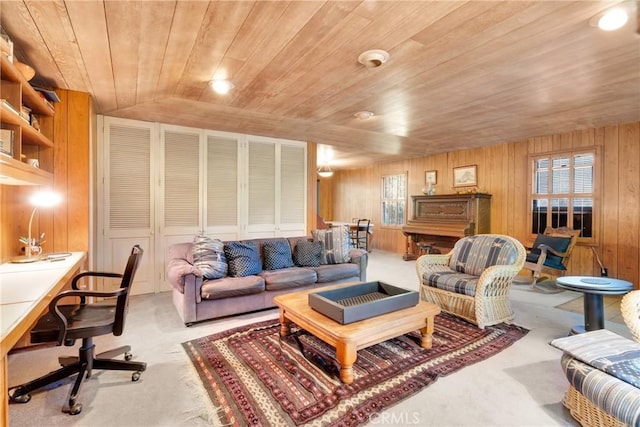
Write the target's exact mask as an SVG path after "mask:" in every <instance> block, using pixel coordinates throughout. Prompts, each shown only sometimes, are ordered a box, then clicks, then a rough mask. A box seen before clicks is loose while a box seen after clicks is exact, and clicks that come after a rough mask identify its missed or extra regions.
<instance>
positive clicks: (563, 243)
mask: <svg viewBox="0 0 640 427" xmlns="http://www.w3.org/2000/svg"><path fill="white" fill-rule="evenodd" d="M569 244H571V237H558V236H545V235H544V234H538V236H537V237H536V241H535V242H533V247H532V248H531V251H530V252H529V253H528V254H527V262H533V263H537V262H538V258H540V254H541V253H542V251H541V250H540V249H539V246H540V245H547V246H549V247H550V248H552V249H553V250H554V251H556V252H566V251H567V249H569ZM544 265H546V266H547V267H551V268H555V269H558V270H566V268H565V266H564V265H562V257H559V256H557V255H554V254H552V253H551V252H547V258H546V259H545V260H544Z"/></svg>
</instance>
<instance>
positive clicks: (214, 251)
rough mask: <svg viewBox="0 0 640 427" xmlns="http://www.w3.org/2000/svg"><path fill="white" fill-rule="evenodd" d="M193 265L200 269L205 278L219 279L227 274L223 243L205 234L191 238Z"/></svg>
mask: <svg viewBox="0 0 640 427" xmlns="http://www.w3.org/2000/svg"><path fill="white" fill-rule="evenodd" d="M192 253H193V265H195V266H196V267H198V268H199V269H200V271H202V277H204V278H205V279H219V278H221V277H224V276H225V275H226V274H227V259H226V258H225V256H224V244H223V243H222V242H221V241H220V240H218V239H211V238H209V237H207V236H205V235H200V236H196V237H195V239H193V249H192Z"/></svg>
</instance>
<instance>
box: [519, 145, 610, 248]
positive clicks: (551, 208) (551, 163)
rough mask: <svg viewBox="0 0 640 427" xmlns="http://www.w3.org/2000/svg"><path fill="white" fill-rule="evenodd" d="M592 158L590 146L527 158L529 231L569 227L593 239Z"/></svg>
mask: <svg viewBox="0 0 640 427" xmlns="http://www.w3.org/2000/svg"><path fill="white" fill-rule="evenodd" d="M596 159H597V157H596V151H595V150H593V149H591V150H586V151H585V150H581V151H570V152H562V153H553V154H549V153H547V154H544V155H536V156H533V157H531V166H532V175H531V176H532V184H533V185H532V188H531V204H530V206H531V233H533V234H537V233H542V232H543V231H544V230H545V228H547V227H553V228H558V227H569V228H571V229H573V230H580V231H581V233H580V238H581V240H582V241H585V240H588V241H594V240H595V237H596V236H595V230H597V227H596V222H595V219H596V216H595V215H594V213H595V212H596V208H597V206H596V200H597V198H596V187H597V186H596V180H595V176H596Z"/></svg>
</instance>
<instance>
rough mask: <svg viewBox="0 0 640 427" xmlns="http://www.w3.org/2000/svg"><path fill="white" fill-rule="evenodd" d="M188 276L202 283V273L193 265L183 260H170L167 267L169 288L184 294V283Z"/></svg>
mask: <svg viewBox="0 0 640 427" xmlns="http://www.w3.org/2000/svg"><path fill="white" fill-rule="evenodd" d="M188 276H193V278H200V282H202V271H200V269H199V268H198V267H196V266H195V265H193V264H191V263H190V262H189V261H187V260H186V259H183V258H172V259H170V260H169V264H168V265H167V281H168V282H169V284H170V285H171V287H172V288H173V289H175V290H177V291H178V292H180V293H181V294H184V288H185V282H186V281H187V277H188Z"/></svg>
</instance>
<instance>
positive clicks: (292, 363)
mask: <svg viewBox="0 0 640 427" xmlns="http://www.w3.org/2000/svg"><path fill="white" fill-rule="evenodd" d="M294 330H295V329H294ZM527 332H528V331H527V330H526V329H524V328H521V327H518V326H514V325H504V324H501V325H497V326H492V327H487V328H486V329H484V330H481V329H478V328H476V327H475V326H474V325H471V324H470V323H467V322H465V321H463V320H460V319H458V318H455V317H453V316H450V315H448V314H444V313H443V314H440V315H439V316H437V317H436V322H435V331H434V336H433V348H432V349H429V350H425V349H422V348H421V347H420V339H419V333H418V332H415V333H412V334H407V335H404V336H401V337H398V338H395V339H392V340H389V341H386V342H384V343H380V344H377V345H374V346H371V347H368V348H366V349H363V350H360V351H358V359H357V360H356V363H355V365H354V376H355V380H354V382H353V383H352V384H349V385H346V384H343V383H341V382H340V380H339V378H338V373H339V365H338V363H337V362H336V361H335V350H334V349H333V347H331V346H329V345H327V344H325V343H324V342H322V341H320V340H319V339H317V338H316V337H314V336H312V335H310V334H308V333H306V332H305V331H301V330H298V331H297V332H295V333H293V334H291V335H289V336H288V337H286V338H282V339H281V338H280V335H279V322H278V320H276V319H274V320H268V321H264V322H259V323H254V324H250V325H247V326H243V327H240V328H235V329H232V330H230V331H225V332H221V333H217V334H214V335H209V336H206V337H203V338H200V339H195V340H191V341H187V342H185V343H184V344H183V346H184V348H185V350H186V351H187V353H188V354H189V356H190V358H191V361H192V362H193V363H194V365H195V367H196V370H197V371H198V373H199V375H200V378H201V380H202V383H203V386H204V387H205V388H206V389H207V392H208V394H209V397H210V398H211V400H212V404H213V405H214V406H215V407H217V408H219V416H220V418H221V422H222V424H223V425H227V424H236V423H237V424H239V425H265V426H267V425H273V426H281V425H296V426H300V425H309V424H311V423H313V424H314V425H316V424H317V425H323V426H327V425H351V426H354V425H361V424H365V423H367V422H371V421H372V420H373V419H374V418H375V417H376V416H377V415H378V414H379V413H380V412H381V411H383V410H385V408H388V407H391V406H393V405H394V404H396V403H398V402H400V401H402V400H404V399H405V398H407V397H409V396H412V395H414V394H415V393H418V392H419V391H420V390H422V389H423V388H424V387H426V386H428V385H429V384H431V383H433V382H434V381H435V380H437V379H438V378H439V377H441V376H446V375H449V374H451V373H453V372H456V371H457V370H459V369H461V368H463V367H465V366H468V365H471V364H473V363H476V362H478V361H481V360H485V359H487V358H489V357H491V356H493V355H495V354H497V353H499V352H500V351H502V350H503V349H505V348H507V347H508V346H510V345H511V344H513V343H514V342H516V341H517V340H518V339H520V338H522V337H523V336H525V335H526V334H527Z"/></svg>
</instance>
